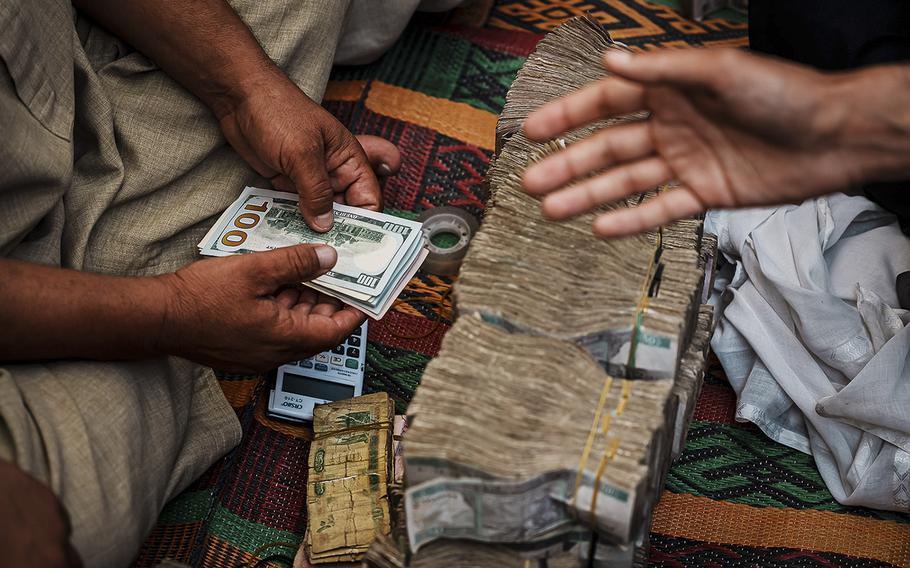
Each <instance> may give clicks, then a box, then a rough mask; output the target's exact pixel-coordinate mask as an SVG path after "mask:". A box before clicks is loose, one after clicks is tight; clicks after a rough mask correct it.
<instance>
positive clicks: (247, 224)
mask: <svg viewBox="0 0 910 568" xmlns="http://www.w3.org/2000/svg"><path fill="white" fill-rule="evenodd" d="M299 199H300V198H299V196H298V195H297V194H292V193H286V192H281V191H271V190H268V189H260V188H256V187H247V188H246V189H244V190H243V193H242V194H241V195H240V197H238V198H237V200H236V201H235V202H234V203H233V204H232V205H231V206H230V207H228V208H227V210H225V212H224V213H223V214H222V215H221V217H220V218H219V219H218V221H217V222H216V223H215V224H214V225H213V226H212V228H211V229H210V230H209V232H208V233H207V234H206V235H205V237H204V238H203V239H202V241H200V243H199V253H200V254H202V255H206V256H230V255H234V254H244V253H250V252H259V251H266V250H272V249H276V248H280V247H286V246H291V245H298V244H304V243H310V244H326V245H329V246H332V247H334V248H335V250H337V251H338V261H337V263H336V264H335V266H334V267H333V268H332V270H330V271H329V272H328V273H326V274H324V275H322V276H320V277H319V278H316V279H315V280H313V281H311V282H304V284H306V285H307V286H310V287H311V288H314V289H316V290H318V291H320V292H323V293H325V294H327V295H329V296H333V297H335V298H338V299H339V300H341V301H342V302H345V303H346V304H349V305H352V306H354V307H356V308H358V309H360V310H362V311H364V312H365V313H366V314H368V315H370V316H371V317H373V318H376V319H378V318H381V317H382V316H383V315H385V312H386V311H387V310H388V309H389V307H391V305H392V303H393V302H394V301H395V298H397V297H398V295H399V294H400V293H401V290H402V289H403V288H404V287H405V285H406V284H407V283H408V281H409V280H410V279H411V278H412V277H413V276H414V273H415V272H417V270H418V269H419V268H420V265H421V264H422V263H423V260H424V258H426V255H427V254H428V253H427V249H426V246H425V241H424V236H423V233H422V231H421V228H422V224H421V223H419V222H416V221H411V220H408V219H401V218H398V217H393V216H391V215H385V214H383V213H377V212H375V211H369V210H367V209H361V208H359V207H350V206H347V205H341V204H338V203H336V204H335V205H334V213H335V223H334V224H333V226H332V229H331V230H330V231H328V232H326V233H318V232H316V231H313V230H312V229H310V228H309V226H307V224H306V221H304V219H303V216H302V215H301V214H300V212H299V210H298V201H299Z"/></svg>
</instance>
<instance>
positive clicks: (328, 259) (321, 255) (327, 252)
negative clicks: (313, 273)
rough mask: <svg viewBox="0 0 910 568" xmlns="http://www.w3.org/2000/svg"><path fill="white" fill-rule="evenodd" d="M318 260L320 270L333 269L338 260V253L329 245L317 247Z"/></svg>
mask: <svg viewBox="0 0 910 568" xmlns="http://www.w3.org/2000/svg"><path fill="white" fill-rule="evenodd" d="M316 258H318V259H319V268H332V267H333V266H335V262H336V261H337V260H338V253H337V252H336V251H335V249H334V248H332V247H330V246H327V245H319V246H317V247H316Z"/></svg>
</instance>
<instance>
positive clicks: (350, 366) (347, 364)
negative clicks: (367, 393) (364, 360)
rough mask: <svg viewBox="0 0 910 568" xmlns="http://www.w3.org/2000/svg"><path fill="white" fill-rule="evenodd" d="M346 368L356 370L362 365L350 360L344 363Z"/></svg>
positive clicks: (355, 360)
mask: <svg viewBox="0 0 910 568" xmlns="http://www.w3.org/2000/svg"><path fill="white" fill-rule="evenodd" d="M344 366H345V367H347V368H348V369H356V368H357V367H359V366H360V363H358V362H357V359H348V360H346V361H345V362H344Z"/></svg>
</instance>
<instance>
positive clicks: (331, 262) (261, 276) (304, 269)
mask: <svg viewBox="0 0 910 568" xmlns="http://www.w3.org/2000/svg"><path fill="white" fill-rule="evenodd" d="M248 258H250V260H251V261H253V263H254V264H255V266H253V267H251V270H250V273H251V275H252V276H253V278H255V279H256V281H257V284H259V285H261V290H260V291H261V292H262V293H264V294H270V293H272V292H274V291H275V289H276V288H279V287H281V286H284V285H287V284H298V283H300V282H304V281H307V280H312V279H314V278H318V277H319V276H322V275H323V274H325V273H326V272H328V270H329V269H330V268H332V267H333V266H335V262H336V261H337V260H338V253H337V252H336V251H335V249H334V248H332V247H330V246H328V245H296V246H290V247H283V248H279V249H275V250H270V251H267V252H256V253H252V254H250V255H249V257H248Z"/></svg>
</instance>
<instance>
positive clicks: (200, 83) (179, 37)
mask: <svg viewBox="0 0 910 568" xmlns="http://www.w3.org/2000/svg"><path fill="white" fill-rule="evenodd" d="M73 4H75V5H76V7H78V8H79V9H80V10H82V11H83V12H85V13H86V14H87V15H89V16H90V17H92V18H93V19H94V20H96V21H97V22H98V23H100V24H101V25H103V26H104V27H106V28H108V29H109V30H110V31H111V32H113V33H114V34H115V35H117V36H118V37H120V38H121V39H123V40H124V41H127V42H128V43H130V44H131V45H133V46H134V47H135V48H136V49H138V50H139V51H140V52H142V53H143V54H145V55H146V56H148V57H149V58H151V59H152V60H153V61H155V63H156V64H157V65H158V66H159V67H161V69H163V70H164V71H165V72H166V73H167V74H168V75H170V76H171V77H173V78H174V79H175V80H177V81H178V82H179V83H181V84H182V85H183V86H184V87H186V88H187V89H189V90H190V91H191V92H193V93H194V94H195V95H196V96H197V97H199V98H200V99H201V100H202V101H203V102H204V103H205V104H206V105H207V106H208V107H209V108H211V109H212V111H213V112H214V113H215V114H216V116H218V117H219V118H220V117H221V116H222V115H224V114H226V113H228V112H230V110H231V109H232V107H233V106H234V105H235V104H237V103H238V102H240V101H241V100H243V99H244V98H245V97H246V96H247V95H248V94H249V93H251V92H252V91H253V90H255V89H256V88H257V85H261V84H262V83H264V82H266V81H268V80H273V79H275V78H282V79H283V78H284V75H283V74H282V72H281V70H280V69H278V67H277V66H276V65H275V64H274V63H273V62H272V61H271V59H269V57H268V55H267V54H266V53H265V52H264V51H263V49H262V47H261V46H260V45H259V43H258V42H257V41H256V38H255V37H254V36H253V34H252V32H250V30H249V28H247V26H246V24H244V22H243V21H242V20H241V19H240V17H239V16H238V15H237V13H236V12H234V10H233V8H231V6H230V5H229V4H228V3H227V2H226V0H195V1H194V2H191V3H187V2H182V1H180V0H129V1H127V2H124V1H122V0H74V1H73Z"/></svg>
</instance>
